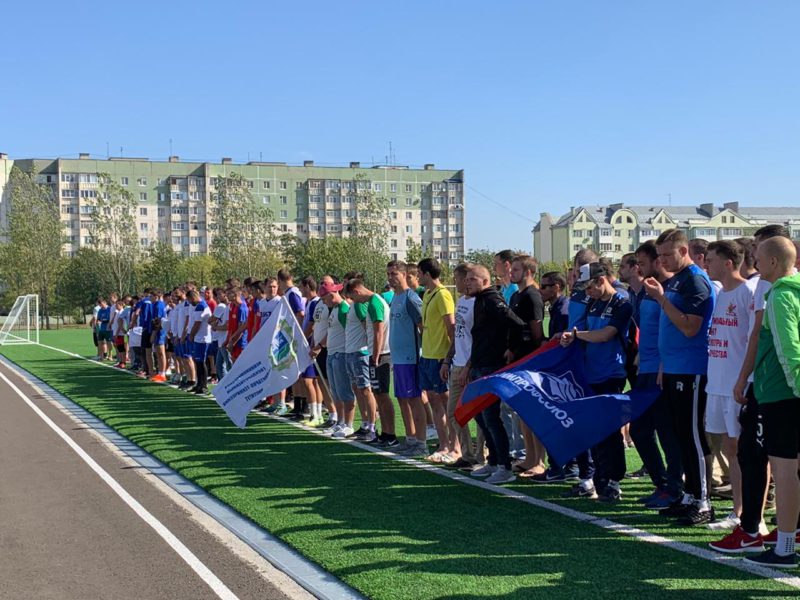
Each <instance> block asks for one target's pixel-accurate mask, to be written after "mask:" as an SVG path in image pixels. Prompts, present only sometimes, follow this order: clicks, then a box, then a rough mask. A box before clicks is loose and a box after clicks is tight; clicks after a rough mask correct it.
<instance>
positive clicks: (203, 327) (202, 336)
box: [189, 300, 211, 344]
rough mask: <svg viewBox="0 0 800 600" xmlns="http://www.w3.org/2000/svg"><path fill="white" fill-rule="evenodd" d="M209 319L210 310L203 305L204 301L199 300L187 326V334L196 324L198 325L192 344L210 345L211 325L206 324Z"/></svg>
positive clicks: (206, 305)
mask: <svg viewBox="0 0 800 600" xmlns="http://www.w3.org/2000/svg"><path fill="white" fill-rule="evenodd" d="M210 318H211V309H210V308H209V307H208V304H206V303H205V301H204V300H201V301H200V302H198V303H197V304H195V306H194V310H193V311H192V315H191V317H190V319H191V322H190V324H189V327H190V329H189V332H191V330H192V328H194V326H195V325H196V324H198V323H199V324H200V327H198V328H197V333H195V334H194V339H193V340H192V341H193V342H197V343H199V344H210V343H211V325H209V324H208V320H209V319H210Z"/></svg>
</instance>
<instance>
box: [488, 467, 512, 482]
mask: <svg viewBox="0 0 800 600" xmlns="http://www.w3.org/2000/svg"><path fill="white" fill-rule="evenodd" d="M516 478H517V477H516V475H514V473H512V472H511V469H507V468H505V467H501V466H498V467H497V469H496V470H495V472H494V473H492V474H491V475H489V477H487V478H486V483H491V484H493V485H499V484H501V483H511V482H512V481H514V480H515V479H516Z"/></svg>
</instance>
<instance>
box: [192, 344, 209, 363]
mask: <svg viewBox="0 0 800 600" xmlns="http://www.w3.org/2000/svg"><path fill="white" fill-rule="evenodd" d="M210 345H211V344H206V343H205V342H192V358H193V359H195V360H196V361H197V362H203V361H204V360H205V359H206V358H207V357H208V347H209V346H210Z"/></svg>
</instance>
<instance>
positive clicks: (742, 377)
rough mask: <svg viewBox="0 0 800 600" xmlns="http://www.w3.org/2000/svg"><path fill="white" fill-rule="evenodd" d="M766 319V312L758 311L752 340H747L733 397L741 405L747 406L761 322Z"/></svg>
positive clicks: (754, 317)
mask: <svg viewBox="0 0 800 600" xmlns="http://www.w3.org/2000/svg"><path fill="white" fill-rule="evenodd" d="M763 319H764V311H763V310H759V311H756V313H755V315H754V316H753V331H751V332H750V339H748V340H747V351H746V352H745V355H744V362H742V368H741V369H740V370H739V378H738V379H737V380H736V384H735V385H734V386H733V397H734V398H735V399H736V402H738V403H739V404H747V397H746V396H745V392H746V391H747V384H748V381H747V380H748V379H749V378H750V375H751V374H752V372H753V369H755V367H756V354H758V336H759V334H760V333H761V322H762V321H763Z"/></svg>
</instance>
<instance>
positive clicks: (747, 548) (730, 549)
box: [709, 525, 777, 554]
mask: <svg viewBox="0 0 800 600" xmlns="http://www.w3.org/2000/svg"><path fill="white" fill-rule="evenodd" d="M770 535H772V534H770ZM775 535H776V539H777V534H775ZM765 542H766V540H765V539H764V538H763V537H762V536H761V534H760V533H757V534H756V536H755V537H753V536H751V535H750V534H749V533H746V532H745V530H744V529H742V527H741V525H740V526H738V527H737V528H736V529H734V530H733V531H732V532H731V533H729V534H728V535H726V536H725V537H724V538H722V539H721V540H719V541H718V542H711V543H710V544H709V546H710V547H711V549H712V550H716V551H718V552H725V553H726V554H741V553H743V552H763V551H764V550H765V548H764V544H765ZM774 543H775V542H773V544H774Z"/></svg>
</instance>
